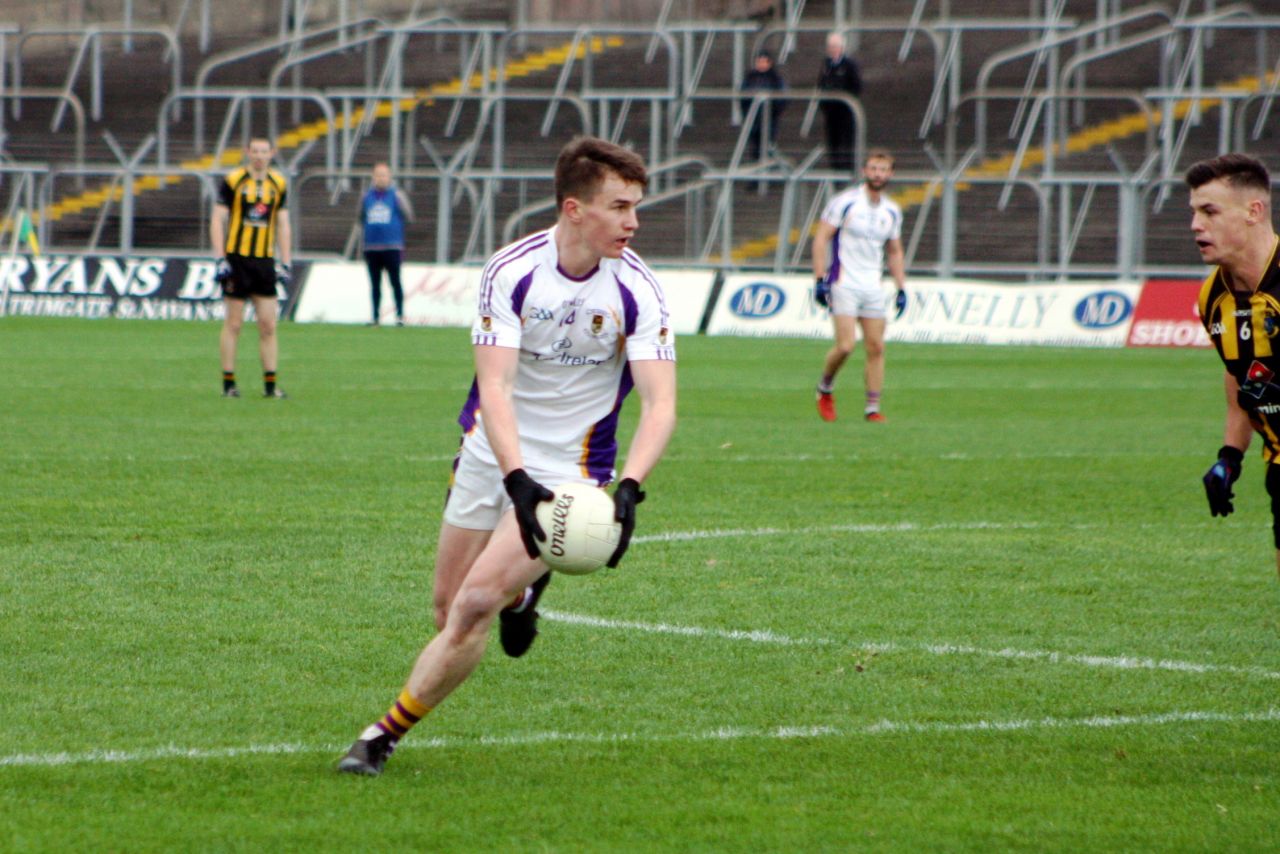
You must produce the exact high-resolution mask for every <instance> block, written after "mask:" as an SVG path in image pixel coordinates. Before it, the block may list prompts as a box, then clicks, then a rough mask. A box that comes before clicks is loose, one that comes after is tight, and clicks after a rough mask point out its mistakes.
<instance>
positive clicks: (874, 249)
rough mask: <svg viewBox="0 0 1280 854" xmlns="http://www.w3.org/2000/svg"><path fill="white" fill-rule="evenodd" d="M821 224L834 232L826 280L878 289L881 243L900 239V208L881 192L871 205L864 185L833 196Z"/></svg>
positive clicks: (881, 268)
mask: <svg viewBox="0 0 1280 854" xmlns="http://www.w3.org/2000/svg"><path fill="white" fill-rule="evenodd" d="M822 221H823V222H825V223H827V224H828V225H830V226H833V227H834V228H835V229H836V234H835V237H833V238H832V240H831V264H830V266H829V267H828V270H827V281H828V282H830V283H831V284H833V285H837V284H845V285H855V286H861V287H869V286H872V285H875V286H877V287H878V286H879V284H880V279H881V277H882V276H883V274H884V244H885V242H886V241H888V240H897V239H899V238H901V237H902V208H900V207H898V203H897V202H895V201H894V200H893V199H891V198H889V197H888V196H887V195H885V194H884V193H881V194H880V201H879V202H878V203H875V204H872V202H871V200H870V199H869V198H867V189H866V186H865V185H862V184H859V185H858V186H857V187H852V188H850V189H848V190H845V191H844V192H843V193H839V194H837V195H835V196H833V197H832V199H831V201H829V202H827V206H826V207H825V208H824V209H823V211H822Z"/></svg>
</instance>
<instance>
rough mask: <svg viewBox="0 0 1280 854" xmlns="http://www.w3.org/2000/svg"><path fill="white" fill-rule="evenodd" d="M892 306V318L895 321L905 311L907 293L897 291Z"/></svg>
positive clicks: (900, 289)
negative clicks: (893, 311)
mask: <svg viewBox="0 0 1280 854" xmlns="http://www.w3.org/2000/svg"><path fill="white" fill-rule="evenodd" d="M893 305H894V309H895V313H894V315H893V317H894V319H895V320H897V319H898V318H899V317H902V315H903V314H904V313H905V312H906V310H907V292H906V291H905V290H903V289H902V288H899V289H898V295H897V296H896V297H894V298H893Z"/></svg>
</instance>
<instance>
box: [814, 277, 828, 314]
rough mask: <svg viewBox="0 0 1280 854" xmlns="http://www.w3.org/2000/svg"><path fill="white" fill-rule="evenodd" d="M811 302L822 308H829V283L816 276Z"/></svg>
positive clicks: (823, 278)
mask: <svg viewBox="0 0 1280 854" xmlns="http://www.w3.org/2000/svg"><path fill="white" fill-rule="evenodd" d="M813 301H814V302H816V303H817V304H818V305H820V306H822V307H823V308H830V307H831V283H830V282H828V281H827V280H826V278H825V277H823V276H818V277H817V279H816V280H815V281H814V283H813Z"/></svg>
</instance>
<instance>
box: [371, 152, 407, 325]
mask: <svg viewBox="0 0 1280 854" xmlns="http://www.w3.org/2000/svg"><path fill="white" fill-rule="evenodd" d="M409 222H413V207H412V205H410V204H409V197H408V196H406V195H405V194H404V193H402V192H401V191H400V190H398V189H396V187H395V186H394V185H392V183H391V168H390V167H389V166H387V164H385V163H378V164H375V165H374V167H373V186H371V187H370V188H369V191H368V192H366V193H365V194H364V198H363V199H362V200H361V201H360V225H361V226H362V227H363V229H364V261H365V264H366V265H367V266H368V267H369V285H370V287H371V288H372V291H371V295H372V297H373V322H372V323H371V324H370V325H371V326H377V325H378V323H379V318H380V317H381V316H382V271H383V270H386V271H387V279H388V281H390V282H391V294H392V296H393V297H395V301H396V326H404V289H403V288H402V287H401V286H400V261H401V258H402V256H403V255H404V227H405V224H406V223H409Z"/></svg>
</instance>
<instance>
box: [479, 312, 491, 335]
mask: <svg viewBox="0 0 1280 854" xmlns="http://www.w3.org/2000/svg"><path fill="white" fill-rule="evenodd" d="M480 330H481V331H482V332H492V331H493V318H492V317H490V316H489V315H487V314H485V315H481V317H480Z"/></svg>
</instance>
